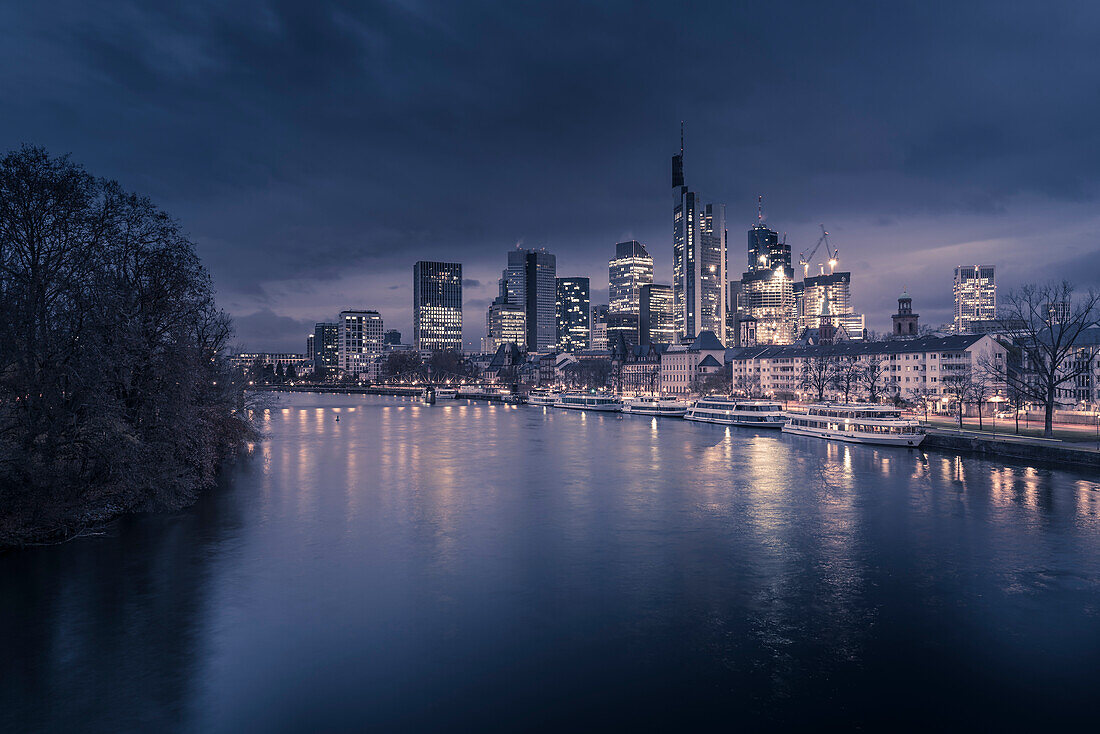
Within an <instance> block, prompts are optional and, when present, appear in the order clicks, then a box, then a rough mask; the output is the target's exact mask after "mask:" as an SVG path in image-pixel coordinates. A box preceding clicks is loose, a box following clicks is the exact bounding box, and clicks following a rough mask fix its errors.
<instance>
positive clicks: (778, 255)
mask: <svg viewBox="0 0 1100 734" xmlns="http://www.w3.org/2000/svg"><path fill="white" fill-rule="evenodd" d="M762 199H763V197H761V198H760V199H758V200H757V207H756V224H754V225H753V226H752V228H751V229H750V230H749V232H748V263H747V264H748V270H747V271H746V272H745V273H744V274H743V275H742V276H741V304H742V307H743V312H742V313H741V314H740V318H739V325H740V327H741V333H740V334H739V335H738V339H737V341H738V342H739V343H740V344H741V345H742V346H754V345H756V344H790V343H792V342H793V341H794V339H795V337H796V336H797V331H798V314H797V305H796V303H795V282H794V269H793V268H791V248H790V245H788V244H786V243H785V242H780V241H779V233H778V232H776V231H775V230H772V229H769V228H768V227H766V226H765V225H764V214H763V209H762V207H761V205H760V204H761V201H762ZM800 290H801V288H800Z"/></svg>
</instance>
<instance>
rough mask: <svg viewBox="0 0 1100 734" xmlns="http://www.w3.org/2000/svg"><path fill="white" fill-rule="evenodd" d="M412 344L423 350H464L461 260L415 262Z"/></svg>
mask: <svg viewBox="0 0 1100 734" xmlns="http://www.w3.org/2000/svg"><path fill="white" fill-rule="evenodd" d="M413 344H414V345H415V347H416V348H417V349H420V350H422V351H426V350H435V349H454V350H456V351H461V350H462V264H461V263H445V262H432V261H427V260H421V261H420V262H418V263H416V264H415V265H413Z"/></svg>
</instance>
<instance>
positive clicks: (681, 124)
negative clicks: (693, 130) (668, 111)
mask: <svg viewBox="0 0 1100 734" xmlns="http://www.w3.org/2000/svg"><path fill="white" fill-rule="evenodd" d="M680 157H681V158H683V157H684V121H683V120H680Z"/></svg>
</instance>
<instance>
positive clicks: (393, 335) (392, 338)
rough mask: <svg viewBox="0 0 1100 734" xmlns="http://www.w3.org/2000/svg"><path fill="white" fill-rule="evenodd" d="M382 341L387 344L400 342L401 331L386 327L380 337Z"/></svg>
mask: <svg viewBox="0 0 1100 734" xmlns="http://www.w3.org/2000/svg"><path fill="white" fill-rule="evenodd" d="M382 343H383V344H386V345H387V346H388V345H390V344H400V343H401V332H400V331H398V330H397V329H387V330H386V334H385V336H383V337H382Z"/></svg>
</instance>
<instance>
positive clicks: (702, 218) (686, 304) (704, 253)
mask: <svg viewBox="0 0 1100 734" xmlns="http://www.w3.org/2000/svg"><path fill="white" fill-rule="evenodd" d="M672 187H673V188H674V189H675V198H674V201H673V210H672V212H673V213H672V298H673V308H674V311H675V313H674V320H675V325H676V333H677V334H678V335H679V337H680V339H681V340H689V339H693V338H694V337H695V336H697V335H698V334H699V333H700V332H702V331H712V332H714V334H715V335H716V336H717V337H718V339H719V340H720V341H722V343H723V344H724V343H725V342H726V301H727V298H726V296H727V288H728V287H729V286H728V283H727V281H726V208H725V205H724V204H713V203H704V202H703V201H702V200H701V198H700V197H699V195H698V193H697V192H694V191H692V190H691V189H690V188H688V186H687V184H686V182H685V179H684V128H683V123H681V124H680V154H679V155H674V156H672Z"/></svg>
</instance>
